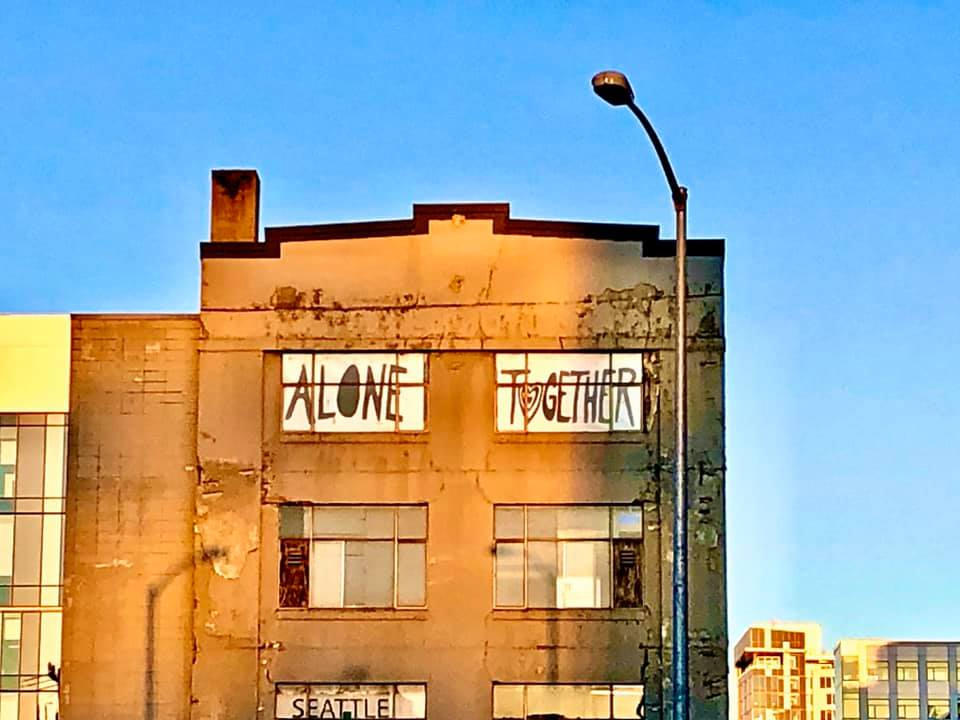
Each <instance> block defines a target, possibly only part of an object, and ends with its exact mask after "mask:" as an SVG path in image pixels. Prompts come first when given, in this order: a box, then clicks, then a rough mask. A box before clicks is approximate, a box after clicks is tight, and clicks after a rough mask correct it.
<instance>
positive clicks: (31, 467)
mask: <svg viewBox="0 0 960 720" xmlns="http://www.w3.org/2000/svg"><path fill="white" fill-rule="evenodd" d="M0 422H2V424H0V606H9V605H17V606H21V607H23V606H26V607H39V606H42V607H58V606H59V605H60V593H61V587H62V563H61V557H62V554H63V513H64V500H63V498H64V479H65V477H64V466H65V463H64V457H65V447H66V445H65V443H66V427H65V416H64V415H4V416H2V418H0Z"/></svg>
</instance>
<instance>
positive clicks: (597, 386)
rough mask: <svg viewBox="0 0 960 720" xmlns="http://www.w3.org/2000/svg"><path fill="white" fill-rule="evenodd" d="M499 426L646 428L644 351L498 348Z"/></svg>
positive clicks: (556, 429)
mask: <svg viewBox="0 0 960 720" xmlns="http://www.w3.org/2000/svg"><path fill="white" fill-rule="evenodd" d="M496 374H497V431H498V432H610V431H611V430H626V431H630V430H643V429H644V428H643V414H644V409H643V354H642V353H639V352H613V353H570V352H563V353H497V357H496Z"/></svg>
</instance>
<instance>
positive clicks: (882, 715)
mask: <svg viewBox="0 0 960 720" xmlns="http://www.w3.org/2000/svg"><path fill="white" fill-rule="evenodd" d="M867 717H868V718H870V719H871V720H874V719H876V720H887V719H888V718H889V717H890V701H889V700H887V698H878V699H876V700H874V699H872V698H871V699H870V700H867Z"/></svg>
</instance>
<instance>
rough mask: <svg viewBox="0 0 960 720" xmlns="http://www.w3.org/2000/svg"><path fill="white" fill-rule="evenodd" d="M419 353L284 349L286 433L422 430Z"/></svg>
mask: <svg viewBox="0 0 960 720" xmlns="http://www.w3.org/2000/svg"><path fill="white" fill-rule="evenodd" d="M425 369H426V355H425V354H424V353H328V354H321V353H284V355H283V430H284V431H285V432H310V431H313V432H397V431H419V430H423V428H424V417H425V412H424V410H425V401H426V398H425V392H424V376H425Z"/></svg>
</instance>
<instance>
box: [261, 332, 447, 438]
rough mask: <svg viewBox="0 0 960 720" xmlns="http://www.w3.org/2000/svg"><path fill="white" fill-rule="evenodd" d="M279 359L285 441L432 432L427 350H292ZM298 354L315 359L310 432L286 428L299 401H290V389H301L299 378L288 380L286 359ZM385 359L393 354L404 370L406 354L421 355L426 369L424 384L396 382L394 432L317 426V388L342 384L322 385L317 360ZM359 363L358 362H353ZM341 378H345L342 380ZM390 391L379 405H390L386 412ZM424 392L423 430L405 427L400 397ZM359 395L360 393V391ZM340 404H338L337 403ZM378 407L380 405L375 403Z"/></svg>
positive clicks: (281, 424) (309, 384)
mask: <svg viewBox="0 0 960 720" xmlns="http://www.w3.org/2000/svg"><path fill="white" fill-rule="evenodd" d="M276 354H277V356H278V357H279V359H280V362H279V365H280V378H279V380H280V383H279V396H280V403H279V405H280V418H279V429H280V435H281V438H285V439H289V438H316V437H317V436H324V435H325V436H340V435H343V436H359V437H364V436H372V437H374V438H375V437H377V436H380V437H383V436H394V435H403V436H408V437H409V436H416V435H422V434H424V433H426V432H427V431H428V429H429V421H430V417H429V395H430V392H429V390H430V355H431V353H430V352H428V351H426V350H395V349H370V350H311V349H292V350H280V351H278V352H277V353H276ZM298 355H309V356H310V358H311V362H310V375H309V377H308V378H307V382H306V387H307V388H308V390H307V392H308V399H309V402H310V408H311V409H310V411H309V413H308V417H307V420H308V424H309V425H310V427H309V428H307V429H302V428H290V429H287V428H286V427H285V425H286V423H287V421H288V418H287V417H286V415H287V412H288V410H289V409H290V406H292V405H293V402H294V401H295V400H294V398H291V399H290V400H289V401H288V399H287V391H288V390H291V389H293V390H296V389H297V388H299V387H300V386H301V382H300V380H299V379H297V380H294V381H291V380H288V379H287V378H286V377H285V362H284V360H285V358H286V357H287V356H290V357H291V358H293V357H295V356H298ZM378 355H380V356H385V355H393V356H394V363H393V364H394V365H396V366H398V367H402V365H401V363H400V357H401V356H403V355H406V356H419V357H422V358H423V370H422V381H421V382H409V381H408V382H403V381H402V380H399V379H398V382H397V383H396V385H395V386H393V387H395V388H396V398H397V399H396V407H395V412H396V416H395V417H394V427H393V429H392V430H391V429H388V428H371V429H357V428H353V429H349V428H322V429H317V423H318V421H319V420H320V418H318V417H315V413H316V411H317V403H318V398H317V397H316V393H317V389H318V388H320V387H324V388H338V387H340V385H341V383H339V382H337V383H334V382H328V381H327V380H326V378H324V382H323V383H321V382H319V380H317V378H316V377H314V374H315V372H316V367H317V358H318V357H319V356H325V357H329V356H343V357H345V358H347V357H350V356H353V357H355V358H360V357H364V356H367V357H372V356H378ZM351 364H355V363H351ZM341 379H343V378H342V377H341ZM359 379H360V383H359V385H358V387H359V388H363V387H364V386H365V378H362V377H361V378H359ZM390 388H391V385H389V384H388V385H386V386H384V387H383V389H382V393H383V396H382V397H381V398H380V400H379V402H383V403H385V404H386V407H387V409H386V410H385V411H384V413H385V414H386V412H389V406H390V405H389V403H390V397H389V393H390ZM405 388H406V389H411V388H414V389H420V390H422V392H423V425H422V427H401V424H400V423H401V421H400V418H399V415H400V413H399V411H400V395H401V391H402V390H403V389H405ZM358 393H359V390H358ZM359 402H360V406H361V407H362V406H365V405H366V403H367V401H366V398H364V399H362V400H360V401H359ZM335 404H336V402H335ZM374 405H375V406H376V405H377V403H374ZM354 412H360V410H358V409H355V410H354ZM354 417H355V415H351V416H350V418H351V419H352V418H354Z"/></svg>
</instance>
